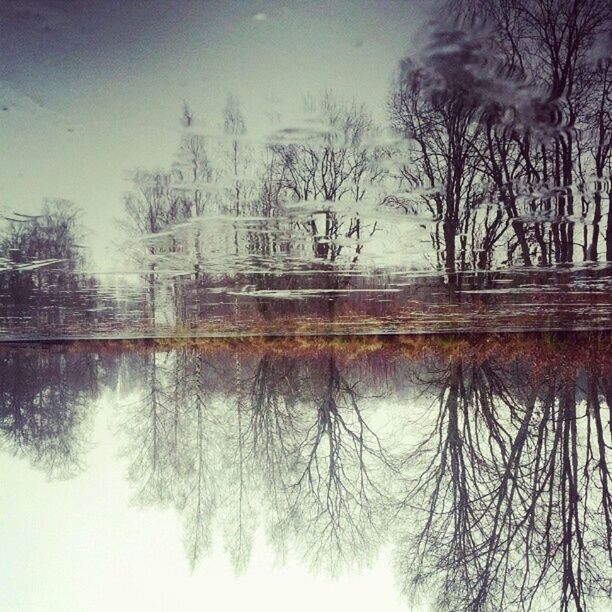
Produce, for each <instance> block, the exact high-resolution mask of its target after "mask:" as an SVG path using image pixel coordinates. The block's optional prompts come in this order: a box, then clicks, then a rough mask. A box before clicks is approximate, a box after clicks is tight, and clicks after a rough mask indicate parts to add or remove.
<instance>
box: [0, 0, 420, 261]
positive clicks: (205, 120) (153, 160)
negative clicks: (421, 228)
mask: <svg viewBox="0 0 612 612" xmlns="http://www.w3.org/2000/svg"><path fill="white" fill-rule="evenodd" d="M424 6H426V3H425V2H418V1H417V2H408V1H397V2H396V1H390V0H387V1H377V2H365V1H360V0H351V1H337V2H318V1H309V2H259V1H254V2H246V1H245V2H207V1H199V2H196V1H191V2H188V1H181V0H147V1H144V0H143V1H141V2H130V1H129V0H8V2H7V0H4V2H3V3H1V4H0V20H1V26H0V28H1V31H0V109H1V110H0V132H1V139H0V182H1V183H2V185H3V190H2V193H1V194H0V207H1V208H3V209H7V210H16V211H18V212H32V211H35V210H36V208H37V207H38V206H39V204H40V201H41V199H42V198H43V197H63V198H67V199H71V200H74V201H75V202H76V203H77V204H79V205H80V206H81V207H82V208H83V209H84V210H85V211H86V215H85V222H86V223H87V225H88V226H89V227H90V228H91V229H92V230H93V231H94V233H95V235H94V236H91V242H92V243H93V244H94V246H95V249H96V252H97V253H98V255H99V254H100V253H101V252H102V249H103V246H104V245H105V244H106V243H107V242H108V238H109V236H110V235H111V234H110V230H109V228H110V220H111V219H112V218H113V217H116V216H118V215H119V214H120V212H121V201H122V194H123V193H124V192H125V191H126V189H127V188H128V184H127V183H126V180H125V178H126V175H127V172H128V171H129V170H130V169H131V168H134V167H136V166H141V167H167V166H168V165H169V164H170V162H171V160H172V157H173V154H174V152H175V151H176V147H177V142H178V138H179V122H178V117H179V114H180V109H181V106H182V103H183V101H184V100H187V101H189V102H190V104H191V105H192V107H193V109H194V111H195V114H196V117H197V118H198V120H199V125H200V126H202V127H206V128H207V129H212V128H215V127H216V126H217V125H218V124H219V123H220V121H221V111H222V108H223V106H224V103H225V100H226V97H227V95H228V94H229V93H231V94H234V95H235V96H236V97H237V98H238V99H239V101H240V103H241V105H242V108H243V111H244V114H245V116H246V119H247V123H248V127H249V130H250V132H251V133H252V134H257V133H260V132H262V131H263V130H264V129H265V126H266V125H267V122H268V121H269V119H268V116H269V112H270V111H273V112H275V113H281V114H282V115H284V116H287V115H288V114H291V113H292V111H295V109H297V108H298V107H299V106H300V105H301V98H302V96H303V94H305V93H315V94H316V93H319V92H321V91H323V90H325V89H328V88H331V89H333V90H335V91H337V92H338V93H339V94H342V95H345V96H350V97H356V98H358V99H360V100H361V101H363V102H366V103H367V104H368V105H369V106H370V107H371V109H372V111H373V113H374V115H375V117H377V118H378V119H379V120H380V121H383V120H384V118H385V110H384V105H385V99H386V96H387V94H388V91H389V86H390V83H391V80H392V76H393V73H394V70H395V68H396V66H397V62H398V60H399V59H400V58H401V57H402V56H404V55H406V54H407V53H408V52H409V51H410V48H411V44H412V42H413V40H414V38H415V36H416V35H417V34H418V31H419V29H421V26H422V24H423V21H424V16H423V15H424V12H425V11H424V10H423V7H424Z"/></svg>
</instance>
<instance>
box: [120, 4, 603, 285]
mask: <svg viewBox="0 0 612 612" xmlns="http://www.w3.org/2000/svg"><path fill="white" fill-rule="evenodd" d="M441 14H442V13H441ZM610 17H611V14H610V6H609V3H608V2H606V1H605V0H579V1H578V0H561V1H560V2H552V1H550V0H536V1H535V2H523V1H522V0H495V1H493V2H480V1H479V0H469V1H468V0H457V1H455V0H452V1H450V2H448V3H447V5H446V7H445V10H444V17H443V18H442V17H439V18H438V19H434V24H433V25H432V26H431V28H430V31H429V41H428V43H427V44H426V45H425V46H424V47H423V48H422V49H421V52H420V53H418V54H415V56H414V57H410V58H406V59H405V60H404V61H402V63H401V66H400V68H399V70H398V74H397V77H396V81H395V84H394V86H393V89H392V91H391V93H390V96H389V103H388V115H389V125H388V126H377V125H375V122H374V121H373V120H372V117H371V114H370V113H369V111H368V110H367V109H366V108H365V107H363V106H362V105H359V104H358V103H356V102H354V101H350V100H342V99H340V98H338V97H337V96H335V95H334V94H333V92H327V93H324V94H323V95H321V96H320V97H318V98H317V97H314V98H313V97H310V98H308V99H307V100H306V102H305V106H306V109H305V110H306V119H305V121H304V122H302V123H299V124H296V125H289V126H276V127H275V128H274V129H273V130H272V133H271V135H270V137H269V138H268V139H267V140H266V141H265V142H263V143H261V142H259V143H257V142H255V141H253V140H250V139H249V137H248V136H249V135H248V130H247V125H246V122H245V119H244V117H243V115H242V113H241V111H240V107H239V105H238V104H237V102H236V101H235V100H234V99H233V98H229V100H228V103H227V106H226V109H225V112H224V117H223V135H222V137H220V138H213V137H212V136H207V135H206V134H205V133H198V120H197V117H196V116H195V114H194V113H193V112H192V111H191V110H190V108H189V107H187V106H186V107H185V109H184V113H183V117H182V121H183V125H184V127H185V130H186V132H185V135H184V136H183V139H182V141H181V145H180V149H179V152H178V155H177V159H176V162H175V164H174V165H173V167H172V168H171V169H169V170H168V171H165V172H160V171H156V172H147V171H139V172H137V173H136V174H135V176H134V189H133V191H132V192H131V193H130V194H129V195H128V196H127V197H126V201H125V211H126V226H127V227H128V228H129V231H130V233H131V235H132V237H134V236H138V237H140V238H141V240H139V241H138V243H137V245H138V246H137V247H136V249H135V251H134V255H135V256H138V257H140V258H142V260H143V261H147V262H148V263H149V265H150V266H151V269H158V270H159V269H164V267H166V268H172V267H175V266H176V265H177V264H180V266H181V267H180V269H182V270H195V271H196V272H200V271H202V270H203V269H206V270H208V271H210V270H218V269H219V266H218V264H219V260H221V261H224V263H225V265H226V266H227V267H230V266H231V264H232V263H234V264H235V266H236V267H237V268H238V269H240V267H241V266H245V265H246V264H250V265H257V264H258V263H259V262H261V261H264V262H268V263H269V262H270V261H275V260H274V257H275V256H277V255H280V256H282V255H284V256H285V257H288V256H298V257H306V258H310V261H323V262H334V263H338V262H340V261H342V262H343V263H344V264H345V265H346V266H348V267H350V265H351V264H355V263H356V262H357V261H358V260H359V258H360V256H361V255H362V252H363V249H364V247H365V245H367V244H368V243H369V242H370V239H371V238H372V236H375V235H376V231H377V229H380V226H381V225H384V223H387V224H393V223H396V222H397V217H391V218H390V219H389V218H385V215H387V214H388V212H389V210H390V209H395V210H400V211H405V212H406V213H407V217H406V220H407V221H409V220H410V218H411V217H413V218H414V219H416V220H421V219H422V218H423V215H425V216H426V217H427V218H429V219H430V220H431V223H430V224H426V225H424V226H423V227H424V228H425V229H426V231H427V233H429V234H430V241H431V247H430V249H429V251H430V253H429V254H432V255H433V257H432V258H430V259H432V261H433V262H434V265H435V266H436V267H437V268H439V269H442V270H446V271H447V272H448V274H449V277H450V278H451V279H453V278H454V276H453V274H454V273H455V272H457V271H462V270H466V269H488V268H491V267H493V266H496V265H516V264H520V265H526V266H531V265H543V266H549V265H552V264H554V263H567V262H572V261H575V260H582V261H596V260H598V259H601V258H607V259H612V234H611V233H610V232H611V231H612V222H611V221H612V217H611V215H612V211H611V209H610V191H611V183H610V172H611V163H612V161H611V160H612V157H611V154H610V153H611V146H612V140H611V131H610V129H611V127H612V119H611V116H610V110H609V109H610V96H611V91H612V90H611V88H610V83H611V72H610V63H611V62H610V57H609V55H610V54H609V49H610V40H609V31H610ZM387 128H390V129H391V130H392V131H393V132H394V133H395V137H396V140H391V141H390V140H389V139H388V138H385V137H384V134H385V130H386V129H387ZM216 215H221V216H223V217H227V216H229V217H234V218H235V221H234V222H233V223H232V222H231V221H230V222H227V221H226V222H225V224H222V225H219V221H218V219H217V220H216V221H215V222H213V221H211V219H210V217H215V216H216ZM377 215H378V216H379V217H380V218H379V219H377V218H376V216H377ZM207 217H208V218H209V219H208V220H206V218H207ZM254 217H256V218H258V219H260V220H261V219H263V220H265V219H268V220H269V221H268V222H267V223H265V224H259V225H258V224H257V222H256V220H254V219H253V218H254ZM190 221H193V223H191V224H190V223H189V222H190ZM177 226H178V227H177ZM186 228H187V229H186ZM157 234H159V236H156V235H157ZM143 235H144V236H145V240H144V241H143V240H142V236H143ZM411 240H414V237H413V238H411ZM143 244H144V245H145V247H146V248H145V249H142V248H140V247H141V246H142V245H143ZM413 246H414V245H406V249H407V250H408V249H410V248H412V247H413ZM372 248H373V249H375V248H377V244H376V242H375V241H373V242H372ZM421 248H423V247H421ZM604 249H605V250H606V252H605V254H604ZM425 250H427V249H425ZM234 258H235V259H234ZM271 258H272V259H271Z"/></svg>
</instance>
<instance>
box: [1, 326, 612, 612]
mask: <svg viewBox="0 0 612 612" xmlns="http://www.w3.org/2000/svg"><path fill="white" fill-rule="evenodd" d="M609 341H610V340H609V337H608V336H606V335H602V334H590V335H567V334H562V335H548V336H542V335H538V336H533V335H531V336H529V335H519V334H516V335H513V336H480V337H474V336H462V337H450V336H437V337H435V338H432V337H431V336H430V337H423V336H411V337H404V338H396V339H395V340H392V339H386V340H385V339H382V338H370V339H369V340H358V339H340V338H338V339H335V340H334V339H327V340H326V339H321V338H318V339H315V338H312V339H310V340H308V339H302V340H293V339H285V340H283V339H278V340H271V339H270V340H263V339H259V340H258V339H252V340H209V341H199V342H193V341H191V342H189V341H185V342H183V343H181V342H178V341H176V340H171V341H159V342H157V343H151V342H149V343H145V342H132V343H121V344H118V343H109V342H98V343H94V342H89V343H76V344H75V343H70V344H63V345H57V344H55V345H54V344H45V345H20V346H18V347H17V346H12V347H5V348H3V349H2V351H1V353H0V370H1V372H0V374H1V375H0V381H1V382H0V385H1V388H0V402H1V403H0V432H1V434H0V435H1V438H0V441H1V456H0V464H1V466H2V467H1V469H0V474H1V476H0V487H1V490H2V492H3V493H2V497H1V498H0V508H1V513H2V517H3V520H2V524H1V526H0V547H1V549H2V551H3V554H2V561H1V562H0V563H1V564H2V575H3V576H4V578H3V588H2V592H1V595H0V605H1V607H2V609H3V610H28V611H30V610H48V611H54V610H97V609H100V610H101V609H108V608H109V607H111V608H119V609H138V610H145V609H146V610H196V609H202V608H206V609H219V610H222V609H242V608H249V609H254V610H282V609H286V607H287V605H288V602H290V605H291V608H292V609H297V610H307V609H312V607H316V608H317V609H321V610H333V609H337V608H338V607H339V606H340V607H342V608H344V609H353V610H368V609H373V608H375V609H385V610H429V609H436V610H464V609H465V610H473V609H482V610H503V609H512V610H514V609H517V610H518V609H535V610H544V609H549V608H553V609H559V608H560V609H563V610H565V609H571V610H573V609H594V610H598V609H600V610H604V609H608V604H609V598H610V596H611V589H612V566H611V563H610V555H611V552H612V551H611V542H612V538H611V533H612V497H611V491H612V489H611V484H612V483H611V480H610V473H609V466H608V459H609V454H610V447H611V443H612V437H611V431H610V401H611V398H612V395H611V393H612V389H611V387H610V381H611V380H612V376H611V373H612V367H611V363H610V358H609V355H610V351H609V348H610V347H609Z"/></svg>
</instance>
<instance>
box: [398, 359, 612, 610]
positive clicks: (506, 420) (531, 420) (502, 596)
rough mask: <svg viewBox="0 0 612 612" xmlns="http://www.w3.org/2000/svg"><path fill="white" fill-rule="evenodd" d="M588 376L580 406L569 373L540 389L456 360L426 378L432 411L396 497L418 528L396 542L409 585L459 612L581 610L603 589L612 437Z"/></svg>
mask: <svg viewBox="0 0 612 612" xmlns="http://www.w3.org/2000/svg"><path fill="white" fill-rule="evenodd" d="M592 376H593V374H590V375H589V381H590V382H589V385H590V388H591V389H592V390H591V392H590V395H591V399H590V400H587V402H586V404H587V407H586V409H585V410H582V409H580V411H579V409H578V403H577V397H578V394H577V388H578V387H577V383H576V377H575V370H574V371H573V373H572V371H565V372H563V376H556V375H552V376H551V377H550V378H549V379H548V380H547V381H545V382H544V383H541V384H539V385H536V384H533V383H531V382H530V381H529V378H528V376H527V373H525V372H524V371H520V370H518V369H517V368H515V367H510V366H506V367H504V368H499V367H496V368H493V367H491V365H489V364H487V363H485V364H483V365H482V366H477V367H476V366H467V365H466V364H463V363H462V362H461V361H456V362H452V363H450V364H449V365H448V366H447V367H445V368H444V370H443V372H442V375H441V376H439V377H437V379H436V380H435V381H430V383H431V382H434V384H435V385H436V386H438V388H439V389H440V390H439V392H438V405H439V408H438V410H437V411H436V415H435V421H434V424H433V428H432V429H431V432H430V433H429V434H427V435H426V436H425V437H424V438H423V440H422V441H421V443H420V444H418V445H417V447H416V448H415V450H414V451H413V452H412V453H411V455H410V456H409V457H408V458H407V462H408V464H410V465H412V466H418V467H419V469H418V470H417V471H416V472H415V473H414V474H411V476H410V478H409V480H408V483H409V484H408V490H407V493H406V495H405V497H404V498H403V499H402V500H401V501H400V503H399V508H400V515H402V513H405V516H406V520H405V521H403V522H404V524H407V525H414V526H415V527H414V528H413V529H406V530H404V535H403V537H402V540H401V542H400V545H399V546H400V548H399V550H400V551H401V553H400V555H399V557H398V558H399V567H400V571H401V572H402V574H403V575H404V576H405V583H404V585H405V589H406V590H407V591H408V592H410V593H412V594H413V595H416V594H418V593H419V592H422V591H425V590H427V592H428V593H431V592H432V591H433V592H435V593H436V598H437V605H438V606H439V607H440V608H441V609H461V610H463V609H465V610H481V609H483V610H488V609H491V610H499V609H507V608H509V607H510V608H520V609H523V608H526V609H529V608H531V607H534V606H535V607H540V606H542V605H543V602H545V601H546V600H550V599H554V600H557V599H558V600H559V601H560V602H561V609H564V610H566V609H577V610H583V609H586V607H587V602H588V600H589V599H590V598H591V597H594V596H596V595H600V596H601V595H603V594H604V593H606V592H609V589H610V580H611V578H612V574H611V572H610V563H609V562H610V544H609V542H610V538H609V534H610V526H611V523H610V514H609V509H610V497H609V484H610V483H609V474H608V472H607V467H606V465H607V464H606V456H605V455H606V448H609V445H610V437H609V435H607V438H606V434H605V433H604V431H603V427H599V426H598V423H601V407H600V405H599V403H598V402H599V400H597V401H596V400H595V399H594V398H595V397H599V393H598V392H596V391H595V388H597V383H595V382H594V380H593V379H592ZM594 385H595V386H594ZM582 412H584V414H582ZM596 478H597V484H596V482H595V479H596ZM555 593H558V595H555Z"/></svg>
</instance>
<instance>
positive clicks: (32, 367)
mask: <svg viewBox="0 0 612 612" xmlns="http://www.w3.org/2000/svg"><path fill="white" fill-rule="evenodd" d="M99 374H101V373H100V372H99V371H98V368H97V366H96V360H95V358H94V356H93V355H91V354H86V353H81V354H79V353H77V354H60V353H57V352H53V351H50V350H45V349H43V348H39V349H5V350H4V351H3V352H2V353H1V354H0V432H1V436H2V442H1V444H2V446H5V447H6V448H8V449H10V450H11V451H12V452H14V453H16V454H18V455H25V456H27V457H29V458H30V459H31V460H32V462H33V463H34V464H35V465H37V466H40V467H41V468H43V469H44V470H45V471H46V472H47V473H48V474H49V475H50V476H52V477H68V476H70V475H73V474H74V473H75V472H77V471H79V470H80V469H81V453H82V451H83V444H84V436H85V431H84V429H85V427H86V423H87V414H88V409H89V408H90V404H91V402H92V401H93V399H94V398H95V397H96V395H97V392H98V391H97V389H98V386H97V380H96V377H97V375H99Z"/></svg>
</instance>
